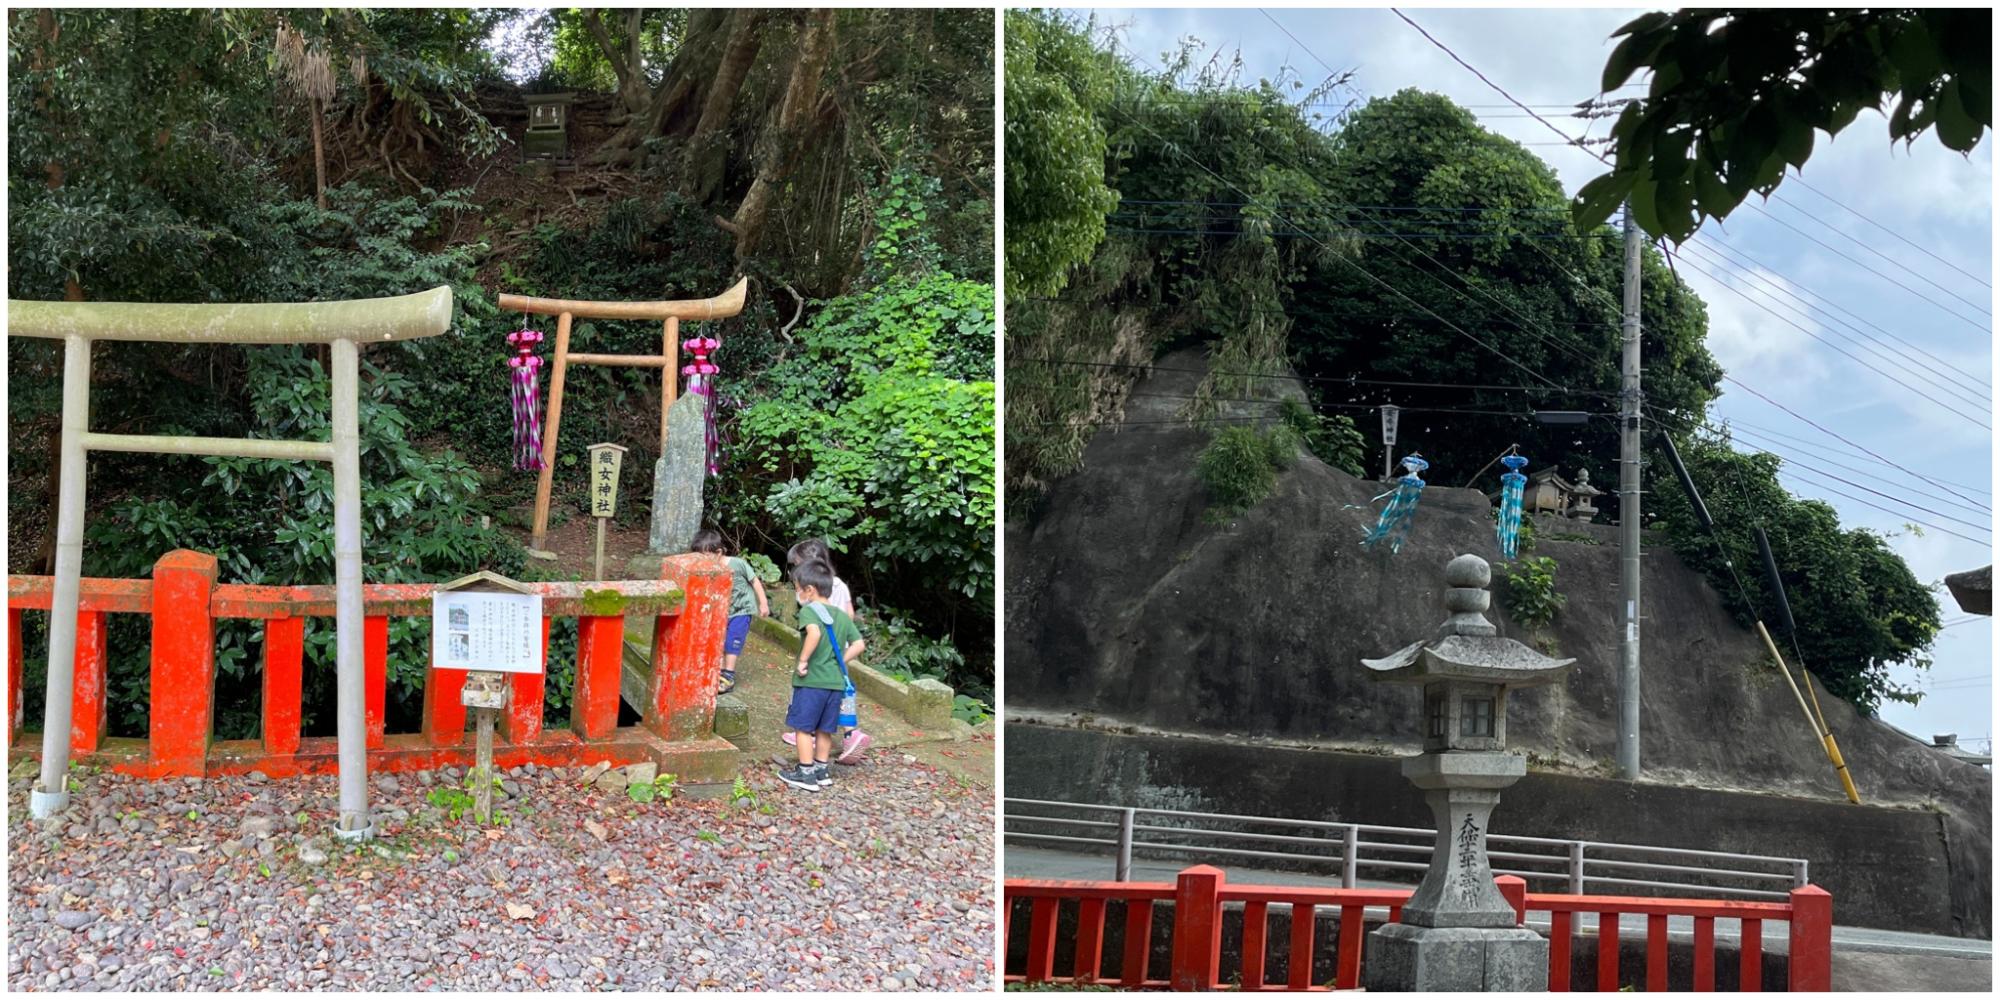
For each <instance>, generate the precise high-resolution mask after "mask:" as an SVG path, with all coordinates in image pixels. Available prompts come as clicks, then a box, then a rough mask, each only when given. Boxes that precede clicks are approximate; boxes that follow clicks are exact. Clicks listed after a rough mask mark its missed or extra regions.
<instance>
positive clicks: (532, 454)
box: [507, 330, 542, 472]
mask: <svg viewBox="0 0 2000 1000" xmlns="http://www.w3.org/2000/svg"><path fill="white" fill-rule="evenodd" d="M541 342H542V334H541V331H539V330H516V331H515V332H513V333H510V334H508V335H507V345H508V346H509V347H512V348H514V350H515V351H516V352H518V353H517V354H516V356H514V357H511V358H508V359H507V366H508V367H509V368H512V369H513V370H514V374H513V384H512V387H511V391H510V396H511V397H512V399H513V403H514V468H516V469H520V470H522V471H525V472H540V471H541V468H542V387H541V379H540V372H541V367H542V359H540V358H538V357H535V345H536V344H539V343H541Z"/></svg>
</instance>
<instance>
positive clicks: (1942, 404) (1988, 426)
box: [1681, 258, 1993, 430]
mask: <svg viewBox="0 0 2000 1000" xmlns="http://www.w3.org/2000/svg"><path fill="white" fill-rule="evenodd" d="M1681 263H1682V264H1683V265H1685V266H1687V267H1689V268H1692V269H1693V270H1694V271H1695V272H1696V273H1697V274H1702V275H1706V276H1708V277H1709V278H1712V279H1714V280H1715V283H1716V284H1718V285H1720V286H1721V287H1723V288H1725V289H1728V290H1729V291H1730V292H1731V293H1733V294H1735V295H1738V296H1741V297H1742V298H1743V300H1744V301H1746V302H1749V303H1750V304H1751V305H1753V306H1756V307H1757V308H1758V309H1760V310H1762V311H1763V312H1765V313H1766V314H1768V315H1770V316H1773V317H1776V318H1777V319H1778V321H1779V322H1782V323H1784V324H1785V325H1787V326H1789V327H1791V328H1792V329H1794V330H1797V331H1799V332H1800V333H1803V334H1805V335H1806V336H1808V337H1811V338H1812V339H1814V340H1816V341H1818V342H1820V343H1822V344H1825V345H1826V346H1827V347H1829V348H1832V349H1833V350H1834V351H1837V352H1839V353H1840V354H1841V356H1843V357H1846V358H1848V359H1849V360H1851V361H1853V362H1854V363H1855V364H1858V365H1860V366H1861V367H1863V368H1866V369H1868V370H1869V371H1872V372H1874V373H1875V374H1877V375H1880V376H1882V377H1883V378H1886V379H1888V380H1889V381H1891V382H1894V383H1896V384H1897V385H1900V386H1902V387H1903V388H1905V389H1908V390H1910V391H1911V392H1912V393H1915V394H1916V396H1917V398H1919V399H1923V400H1927V401H1929V402H1931V403H1934V404H1936V405H1937V406H1938V407H1939V408H1941V409H1944V410H1946V411H1947V412H1949V413H1951V414H1952V415H1953V416H1956V417H1959V418H1962V419H1965V420H1970V421H1972V422H1973V423H1975V424H1978V425H1979V426H1981V427H1984V428H1986V429H1988V430H1991V429H1992V427H1993V425H1992V424H1989V423H1987V422H1985V421H1984V420H1982V419H1980V417H1979V416H1978V415H1975V414H1971V413H1966V412H1964V411H1963V410H1959V409H1956V408H1954V407H1952V406H1951V405H1950V404H1948V403H1946V402H1945V401H1944V400H1941V399H1939V398H1937V397H1936V396H1934V395H1931V394H1929V393H1927V392H1926V391H1925V390H1923V389H1919V388H1917V387H1916V386H1914V385H1911V384H1910V383H1908V382H1905V381H1903V380H1902V379H1900V378H1898V377H1896V376H1895V375H1892V374H1890V373H1889V372H1886V371H1884V370H1882V368H1880V367H1879V366H1877V365H1875V364H1871V363H1870V362H1869V361H1867V360H1866V359H1864V358H1862V357H1860V356H1858V355H1856V354H1854V353H1853V352H1851V351H1849V350H1847V349H1846V348H1844V347H1841V346H1840V345H1839V344H1836V343H1834V342H1833V341H1831V340H1828V339H1826V338H1825V337H1822V336H1820V335H1819V334H1817V333H1814V332H1813V331H1812V330H1810V329H1807V328H1806V327H1804V326H1800V325H1799V324H1798V323H1795V322H1793V321H1792V320H1791V319H1790V318H1789V317H1786V316H1782V315H1779V314H1778V313H1777V312H1776V311H1775V310H1773V309H1771V308H1770V307H1769V306H1766V305H1765V304H1764V303H1762V302H1760V301H1758V300H1757V299H1754V298H1751V297H1750V295H1749V293H1747V292H1745V291H1743V290H1742V289H1740V288H1737V287H1735V286H1734V285H1731V284H1729V283H1728V282H1726V281H1723V280H1722V279H1721V278H1719V277H1716V275H1715V274H1714V273H1712V272H1710V271H1709V270H1707V269H1706V268H1703V267H1701V266H1700V265H1698V264H1696V263H1694V262H1693V261H1690V260H1687V259H1685V258H1683V260H1682V262H1681ZM1918 377H1920V378H1921V377H1922V376H1918ZM1932 385H1933V386H1936V385H1937V383H1936V382H1932Z"/></svg>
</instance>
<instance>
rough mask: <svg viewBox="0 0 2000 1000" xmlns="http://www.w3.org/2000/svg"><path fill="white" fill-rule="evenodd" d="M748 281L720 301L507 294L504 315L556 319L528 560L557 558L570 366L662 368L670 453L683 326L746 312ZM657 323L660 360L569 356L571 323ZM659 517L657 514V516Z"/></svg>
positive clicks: (663, 445)
mask: <svg viewBox="0 0 2000 1000" xmlns="http://www.w3.org/2000/svg"><path fill="white" fill-rule="evenodd" d="M749 286H750V279H748V278H743V279H740V280H738V281H737V282H736V284H735V285H734V286H733V287H731V288H730V289H729V290H728V291H726V292H723V293H722V294H721V295H715V296H711V297H709V298H706V299H670V300H666V301H661V302H590V301H584V300H580V299H542V298H535V297H533V296H529V295H512V294H503V295H501V296H500V309H501V310H502V311H503V312H524V313H532V314H535V315H538V316H554V317H556V348H555V359H554V361H553V362H552V363H551V364H550V367H549V413H548V419H547V420H546V421H545V422H544V424H543V429H542V471H541V474H540V476H539V477H537V479H536V481H535V525H534V529H533V531H532V532H531V534H530V536H529V539H528V550H529V554H530V555H534V556H537V557H538V558H542V559H550V558H554V556H553V554H552V553H549V552H547V551H545V550H544V549H543V545H544V544H546V542H547V536H548V533H549V487H550V486H551V484H552V483H553V482H554V477H555V464H556V432H557V431H558V430H559V429H560V428H561V427H562V402H563V379H564V377H565V373H566V372H567V371H568V369H569V366H570V365H572V364H579V365H618V366H622V367H627V368H659V369H662V371H661V372H660V453H661V454H662V455H664V454H666V451H667V410H668V409H669V408H671V407H672V406H673V405H674V396H675V394H676V390H677V388H678V387H679V385H680V366H681V362H680V358H681V320H684V319H685V320H701V319H727V318H729V317H731V316H734V315H736V314H738V313H740V312H742V311H743V298H744V294H745V293H746V292H747V291H748V289H749ZM577 318H582V319H654V320H661V321H663V326H662V333H661V347H660V353H658V354H571V353H570V352H569V326H570V321H571V320H572V319H577ZM654 513H655V515H657V514H658V511H655V512H654Z"/></svg>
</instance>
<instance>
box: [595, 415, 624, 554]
mask: <svg viewBox="0 0 2000 1000" xmlns="http://www.w3.org/2000/svg"><path fill="white" fill-rule="evenodd" d="M624 464H625V449H624V448H622V447H620V446H618V445H615V444H612V443H610V442H609V441H606V442H604V443H603V444H594V445H591V446H590V516H592V517H594V518H597V573H596V576H595V577H594V578H595V579H598V580H602V579H604V521H605V519H607V518H609V517H611V516H613V515H615V514H617V513H618V470H619V469H620V468H621V467H623V466H624Z"/></svg>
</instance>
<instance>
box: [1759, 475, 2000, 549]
mask: <svg viewBox="0 0 2000 1000" xmlns="http://www.w3.org/2000/svg"><path fill="white" fill-rule="evenodd" d="M1778 472H1779V474H1780V475H1789V476H1792V477H1794V478H1798V479H1803V480H1805V483H1806V485H1808V486H1811V487H1813V488H1815V489H1819V490H1824V491H1826V492H1828V493H1831V494H1833V495H1834V496H1837V497H1844V498H1846V499H1848V500H1852V501H1854V502H1855V503H1858V504H1861V505H1862V506H1865V507H1873V508H1874V509H1876V510H1879V511H1881V512H1882V513H1884V514H1889V515H1892V516H1894V517H1899V518H1902V519H1903V520H1906V521H1911V522H1914V523H1916V524H1920V525H1923V526H1924V527H1926V528H1929V529H1931V530H1932V531H1936V532H1939V533H1942V534H1946V535H1950V536H1952V537H1953V538H1962V539H1964V540H1966V541H1968V542H1971V543H1972V544H1974V545H1986V546H1991V545H1992V544H1993V543H1992V540H1991V539H1980V538H1973V537H1972V536H1970V535H1965V534H1961V533H1959V532H1956V531H1953V530H1951V529H1950V528H1947V527H1944V526H1942V525H1937V524H1930V523H1928V522H1925V521H1920V520H1918V519H1916V518H1914V517H1911V516H1910V515H1908V514H1905V513H1903V512H1902V511H1899V510H1891V509H1890V508H1888V507H1884V506H1882V505H1881V504H1878V503H1875V502H1874V501H1872V500H1868V499H1866V498H1863V497H1858V496H1855V495H1854V494H1852V493H1846V492H1843V491H1841V490H1837V489H1834V488H1833V487H1831V486H1828V485H1826V484H1825V483H1820V482H1815V481H1813V480H1812V479H1810V478H1808V477H1807V476H1805V475H1804V474H1802V473H1799V472H1795V471H1792V470H1790V469H1780V470H1778Z"/></svg>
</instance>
